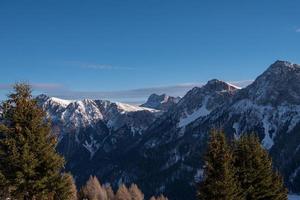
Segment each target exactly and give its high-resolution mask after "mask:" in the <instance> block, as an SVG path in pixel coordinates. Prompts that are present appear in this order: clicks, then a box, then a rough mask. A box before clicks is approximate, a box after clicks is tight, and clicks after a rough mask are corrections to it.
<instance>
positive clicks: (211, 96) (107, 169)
mask: <svg viewBox="0 0 300 200" xmlns="http://www.w3.org/2000/svg"><path fill="white" fill-rule="evenodd" d="M36 99H37V102H38V104H39V106H41V107H42V108H43V109H44V110H45V111H46V113H47V115H48V116H49V117H51V119H52V132H53V134H56V135H57V136H58V141H59V143H58V147H57V148H58V151H59V152H60V153H61V154H62V155H64V156H65V159H66V161H67V164H66V170H68V171H71V172H72V174H73V175H74V177H75V180H76V183H77V185H78V186H81V185H82V184H83V183H84V182H85V181H86V180H87V179H88V177H89V176H90V175H96V176H97V177H98V178H99V179H100V180H101V181H102V182H104V183H105V182H108V183H111V184H112V185H113V186H117V185H118V184H120V183H131V182H135V183H137V184H138V185H139V186H140V187H141V189H142V190H143V191H145V194H146V195H148V194H153V193H164V194H166V195H167V196H168V197H169V198H170V199H172V200H184V199H195V186H196V183H197V182H199V181H201V179H202V173H203V170H202V166H203V160H202V158H203V153H204V152H205V149H206V144H207V140H208V137H209V133H210V130H211V129H213V128H218V129H223V130H224V131H225V133H226V134H227V136H228V137H229V138H239V137H240V136H241V135H242V134H257V135H258V137H259V138H260V140H261V144H262V146H263V147H265V148H266V149H267V150H268V151H269V153H270V156H271V157H272V159H273V163H274V167H275V168H276V169H277V170H279V171H280V172H281V173H282V174H283V176H284V179H285V183H286V185H287V186H288V188H289V190H290V191H291V192H300V65H297V64H292V63H290V62H287V61H276V62H275V63H273V64H272V65H271V66H270V67H269V68H268V69H267V70H266V71H265V72H263V73H262V74H261V75H260V76H258V77H257V78H256V80H255V81H254V82H253V83H252V84H250V85H248V86H247V87H245V88H239V87H236V86H234V85H231V84H229V83H226V82H224V81H221V80H217V79H213V80H210V81H208V82H207V84H205V85H204V86H202V87H195V88H193V89H191V90H190V91H189V92H187V94H186V95H185V96H183V97H182V98H180V97H170V96H167V95H166V94H162V95H157V94H152V95H151V96H150V97H149V99H148V100H147V102H145V103H144V104H142V105H141V106H133V105H129V104H124V103H117V102H111V101H105V100H91V99H84V100H76V101H75V100H74V101H70V100H62V99H59V98H56V97H49V96H46V95H39V96H37V97H36Z"/></svg>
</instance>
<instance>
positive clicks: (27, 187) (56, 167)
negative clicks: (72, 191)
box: [0, 84, 69, 199]
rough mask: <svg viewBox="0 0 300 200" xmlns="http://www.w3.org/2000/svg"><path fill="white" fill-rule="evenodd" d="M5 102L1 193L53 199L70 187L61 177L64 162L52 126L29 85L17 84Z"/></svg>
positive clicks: (0, 134)
mask: <svg viewBox="0 0 300 200" xmlns="http://www.w3.org/2000/svg"><path fill="white" fill-rule="evenodd" d="M8 97H9V99H8V100H7V101H5V102H3V103H2V105H1V107H2V121H1V124H0V182H1V183H0V184H3V183H6V187H4V188H2V187H1V189H0V190H1V192H0V193H3V192H5V191H6V192H9V194H6V195H8V196H10V195H11V196H12V197H13V198H15V199H53V198H54V196H65V194H63V193H62V192H65V191H66V190H64V189H62V187H69V185H68V184H67V183H66V179H64V178H63V177H62V174H61V170H62V169H63V167H64V159H63V158H62V157H61V156H60V155H58V154H57V152H56V150H55V147H56V144H57V142H56V138H55V137H54V136H52V135H51V133H50V123H49V121H48V120H46V115H45V113H44V112H43V111H42V110H41V109H40V108H39V107H38V106H37V103H36V101H35V100H34V99H33V98H32V96H31V89H30V87H29V86H28V85H26V84H16V85H15V86H14V93H12V94H10V95H9V96H8Z"/></svg>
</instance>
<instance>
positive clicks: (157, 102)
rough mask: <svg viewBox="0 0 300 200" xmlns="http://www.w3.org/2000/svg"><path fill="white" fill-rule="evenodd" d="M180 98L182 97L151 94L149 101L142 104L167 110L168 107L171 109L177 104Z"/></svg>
mask: <svg viewBox="0 0 300 200" xmlns="http://www.w3.org/2000/svg"><path fill="white" fill-rule="evenodd" d="M180 99H181V98H180V97H171V96H168V95H166V94H161V95H158V94H151V95H150V96H149V98H148V100H147V102H146V103H144V104H142V105H141V106H142V107H147V108H154V109H157V110H163V111H167V110H168V109H170V107H172V106H174V105H175V104H177V103H178V101H179V100H180Z"/></svg>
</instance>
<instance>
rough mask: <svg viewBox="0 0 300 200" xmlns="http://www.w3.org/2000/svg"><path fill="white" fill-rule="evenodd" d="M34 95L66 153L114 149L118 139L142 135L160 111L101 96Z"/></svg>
mask: <svg viewBox="0 0 300 200" xmlns="http://www.w3.org/2000/svg"><path fill="white" fill-rule="evenodd" d="M36 99H37V101H38V104H39V105H40V106H41V107H42V108H43V109H44V110H45V111H46V113H47V115H48V116H49V117H50V118H51V119H52V126H53V132H54V133H55V134H57V135H58V138H59V142H60V143H59V147H60V149H61V151H62V152H63V153H64V154H65V155H67V157H70V156H72V154H74V153H75V152H76V151H79V152H80V151H85V150H87V151H88V153H89V154H90V156H89V157H90V158H92V157H93V156H94V155H95V153H96V152H97V151H98V150H99V149H100V148H104V147H105V150H106V151H110V150H112V149H116V148H118V147H117V144H118V143H119V142H122V141H124V140H127V139H130V140H132V138H131V137H132V136H137V135H142V133H143V131H144V130H145V129H146V128H147V127H148V126H149V125H150V124H151V123H152V122H153V121H154V120H155V118H156V117H157V116H158V115H159V113H160V112H159V111H158V110H155V109H150V108H144V107H139V106H133V105H129V104H124V103H114V102H110V101H103V100H91V99H84V100H76V101H75V100H74V101H69V100H64V99H59V98H56V97H48V96H46V95H39V96H37V97H36ZM121 133H122V134H123V135H122V136H121V137H119V136H118V135H119V134H121ZM108 143H113V144H110V145H108ZM105 145H106V146H105ZM77 153H78V152H77Z"/></svg>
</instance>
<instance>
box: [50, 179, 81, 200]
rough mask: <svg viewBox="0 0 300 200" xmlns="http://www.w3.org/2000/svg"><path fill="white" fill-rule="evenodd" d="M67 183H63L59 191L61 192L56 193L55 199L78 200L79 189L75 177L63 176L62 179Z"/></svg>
mask: <svg viewBox="0 0 300 200" xmlns="http://www.w3.org/2000/svg"><path fill="white" fill-rule="evenodd" d="M61 178H62V179H63V180H65V181H61V185H60V187H59V189H60V190H61V191H60V192H58V193H55V195H54V199H55V200H56V199H62V200H64V199H68V200H77V199H78V198H77V189H76V185H75V182H74V179H73V176H72V175H71V174H69V173H66V174H63V176H62V177H61Z"/></svg>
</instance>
